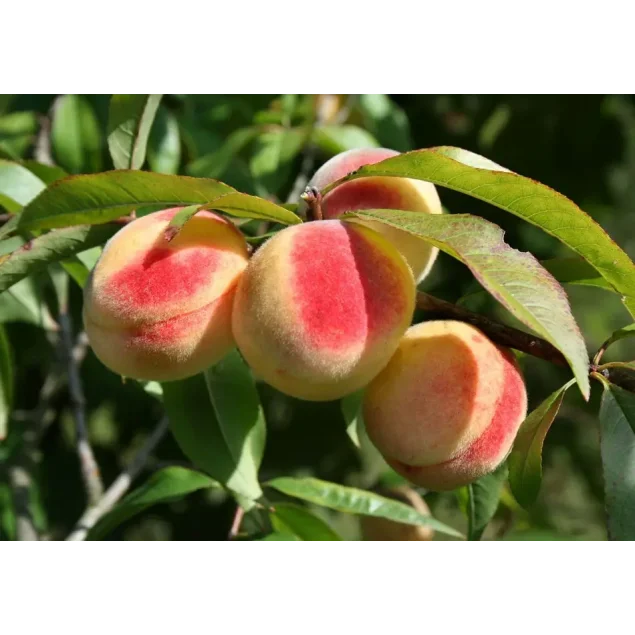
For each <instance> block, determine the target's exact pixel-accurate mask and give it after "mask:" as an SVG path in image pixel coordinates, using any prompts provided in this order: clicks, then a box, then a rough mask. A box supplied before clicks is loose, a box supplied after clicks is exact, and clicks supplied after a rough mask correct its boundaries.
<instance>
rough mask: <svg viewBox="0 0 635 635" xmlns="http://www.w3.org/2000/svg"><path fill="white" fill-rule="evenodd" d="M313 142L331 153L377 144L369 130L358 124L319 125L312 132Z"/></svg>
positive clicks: (374, 146)
mask: <svg viewBox="0 0 635 635" xmlns="http://www.w3.org/2000/svg"><path fill="white" fill-rule="evenodd" d="M313 143H315V145H317V146H318V147H319V148H321V149H322V150H323V151H324V152H325V153H326V154H331V155H336V154H339V153H340V152H345V151H346V150H354V149H356V148H377V147H378V146H379V143H378V142H377V139H375V137H373V135H372V134H370V132H367V131H366V130H364V129H363V128H359V127H358V126H320V127H319V128H316V129H315V131H314V133H313Z"/></svg>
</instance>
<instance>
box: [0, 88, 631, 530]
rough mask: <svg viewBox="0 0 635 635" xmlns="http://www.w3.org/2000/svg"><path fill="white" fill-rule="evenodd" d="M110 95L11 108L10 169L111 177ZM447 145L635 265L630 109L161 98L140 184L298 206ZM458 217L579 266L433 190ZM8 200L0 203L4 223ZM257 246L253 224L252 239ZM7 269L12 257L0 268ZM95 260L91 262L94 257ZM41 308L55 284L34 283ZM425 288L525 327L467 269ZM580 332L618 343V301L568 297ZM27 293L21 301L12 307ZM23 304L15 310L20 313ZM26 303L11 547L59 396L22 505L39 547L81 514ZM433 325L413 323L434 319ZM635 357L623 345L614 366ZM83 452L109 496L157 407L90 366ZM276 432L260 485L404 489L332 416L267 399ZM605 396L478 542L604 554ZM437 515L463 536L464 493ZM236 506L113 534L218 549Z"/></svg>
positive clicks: (438, 271)
mask: <svg viewBox="0 0 635 635" xmlns="http://www.w3.org/2000/svg"><path fill="white" fill-rule="evenodd" d="M108 101H109V96H108V95H104V96H93V95H62V96H57V95H37V96H34V95H14V96H6V95H5V96H0V157H4V158H12V159H36V160H38V161H41V162H49V163H50V162H53V163H54V164H56V165H59V166H60V167H62V168H63V169H64V170H66V171H67V172H69V173H86V172H99V171H104V170H109V169H112V164H111V162H110V158H109V155H108V150H107V143H106V134H107V120H108ZM436 145H454V146H459V147H462V148H466V149H468V150H472V151H474V152H477V153H479V154H483V155H485V156H487V157H488V158H490V159H492V160H494V161H495V162H497V163H499V164H501V165H503V166H505V167H507V168H509V169H511V170H513V171H515V172H518V173H520V174H522V175H525V176H529V177H531V178H534V179H537V180H539V181H541V182H543V183H545V184H547V185H549V186H551V187H553V188H555V189H557V190H559V191H560V192H562V193H563V194H565V195H567V196H568V197H569V198H571V199H573V200H574V201H575V202H576V203H577V204H578V205H580V206H581V207H582V209H583V210H584V211H586V212H587V213H588V214H590V215H591V216H592V217H593V218H595V219H596V220H597V221H598V222H599V223H600V224H601V225H602V226H603V227H604V228H605V229H606V230H607V231H608V233H609V234H610V235H611V236H612V237H613V239H614V240H616V242H618V243H619V244H620V245H621V246H622V247H623V248H624V249H625V250H626V251H627V252H628V253H629V254H630V255H631V257H633V256H635V237H634V236H633V233H632V232H631V231H630V230H631V226H632V224H633V222H634V221H635V196H634V194H635V100H634V99H633V97H631V96H592V97H570V96H548V97H535V96H479V95H460V96H450V95H432V96H420V95H308V96H307V95H258V96H243V95H212V96H210V95H166V96H165V97H164V99H163V101H162V104H161V106H160V109H159V112H158V117H157V120H156V121H155V124H154V126H153V128H152V131H151V136H150V143H149V150H148V158H147V165H146V169H150V170H153V171H157V172H164V173H172V174H187V175H192V176H197V177H212V178H217V179H220V180H222V181H224V182H226V183H228V184H230V185H232V186H233V187H235V188H236V189H238V190H241V191H243V192H247V193H251V194H256V195H258V196H262V197H265V198H269V199H271V200H275V201H278V202H297V201H298V197H299V194H300V193H301V192H302V191H303V189H304V186H305V185H306V181H307V180H308V178H310V176H311V175H312V173H313V172H314V171H315V170H316V169H317V168H318V167H319V166H320V165H321V164H322V163H323V162H324V161H325V160H326V159H328V158H329V157H331V156H333V155H334V154H337V153H338V152H341V151H343V150H347V149H350V148H356V147H369V146H383V147H388V148H393V149H396V150H399V151H406V150H412V149H418V148H425V147H430V146H436ZM440 195H441V199H442V202H443V204H444V206H445V207H446V208H447V210H448V211H450V212H454V213H470V214H478V215H482V216H484V217H486V218H488V219H489V220H491V221H493V222H495V223H497V224H499V225H500V226H501V227H503V229H504V230H505V232H506V240H507V242H508V243H509V244H510V245H512V246H513V247H515V248H517V249H520V250H523V251H531V252H533V253H534V254H535V255H536V257H538V258H539V259H547V258H553V257H556V256H565V255H570V254H568V253H567V250H566V249H565V248H563V247H561V246H560V245H559V243H558V242H557V241H555V240H554V239H552V238H551V237H549V236H547V235H545V234H543V233H542V232H541V231H540V230H538V229H537V228H535V227H533V226H531V225H528V224H527V223H525V222H523V221H521V220H520V219H518V218H516V217H514V216H512V215H509V214H507V213H504V212H502V211H500V210H497V209H495V208H493V207H490V206H488V205H486V204H484V203H480V202H478V201H475V200H473V199H470V198H469V197H466V196H463V195H460V194H457V193H454V192H451V191H449V190H444V189H440ZM2 205H3V201H2V199H1V198H0V212H1V211H2V209H1V208H2ZM243 229H244V230H245V231H246V232H247V233H253V234H257V233H258V232H259V231H261V229H262V228H261V227H260V225H259V224H258V223H257V222H251V223H248V224H247V225H243ZM0 255H1V254H0ZM94 255H96V254H93V256H94ZM20 284H21V285H32V286H33V285H35V287H37V289H38V290H39V292H41V294H42V297H43V299H44V302H45V304H47V303H48V304H50V303H51V289H50V277H49V278H46V279H44V278H43V277H39V278H38V279H30V280H28V281H25V282H23V283H20ZM422 288H423V289H425V290H426V291H429V292H430V293H432V294H434V295H438V296H439V297H442V298H445V299H448V300H451V301H458V300H459V299H462V298H464V296H469V297H467V298H465V300H463V301H464V302H465V303H466V304H467V306H469V307H470V308H472V309H473V310H477V311H479V312H483V313H487V314H489V315H493V316H495V317H497V318H498V319H501V320H503V321H507V322H509V323H512V324H513V323H514V322H513V320H512V318H511V317H510V316H509V315H508V314H506V313H505V311H504V310H502V309H501V308H500V307H499V306H498V305H497V304H496V302H495V301H493V300H491V299H490V298H489V297H488V296H486V295H485V294H483V293H478V290H479V287H478V285H477V284H476V283H475V282H474V280H473V278H472V276H471V275H470V273H469V272H468V271H467V269H466V268H465V267H464V266H463V265H461V264H460V263H458V262H457V261H455V260H453V259H452V258H450V257H448V256H445V255H443V254H441V256H440V258H439V259H438V261H437V263H436V265H435V267H434V269H433V271H432V273H431V275H430V276H429V277H428V278H427V279H426V280H425V281H424V282H423V283H422ZM566 290H567V293H568V294H569V297H570V300H571V303H572V306H573V311H574V315H575V316H576V318H577V320H578V322H579V324H580V326H581V328H582V330H583V332H584V334H585V337H586V341H587V345H588V348H589V352H590V353H591V354H593V353H594V352H595V350H597V348H598V347H599V345H600V344H601V343H602V341H603V340H604V339H606V338H607V337H608V336H609V335H610V334H611V332H612V331H614V330H615V329H617V328H620V327H622V326H625V325H626V324H628V323H629V321H630V320H629V316H628V314H627V312H626V310H625V309H624V308H623V307H622V305H621V302H620V300H619V298H618V297H617V296H616V295H614V294H611V293H608V292H606V291H603V290H601V289H598V288H592V287H582V286H575V287H574V286H567V287H566ZM18 291H19V290H18ZM18 299H19V298H18ZM14 300H15V297H12V298H8V296H7V294H3V295H2V296H0V323H4V324H5V329H6V333H7V335H8V338H9V341H10V342H11V345H12V348H13V351H14V358H15V359H14V361H15V368H16V379H15V392H16V396H15V404H14V411H13V414H12V419H11V421H10V426H9V430H10V433H9V436H8V438H7V439H6V440H5V441H4V442H1V443H0V538H1V539H4V540H6V539H12V538H13V537H14V536H15V518H14V513H13V502H12V496H11V490H10V487H9V485H8V479H7V466H8V465H10V463H11V460H12V457H13V456H15V453H16V452H18V451H19V450H20V448H21V447H22V444H23V441H24V439H23V434H24V431H25V429H26V428H25V422H28V421H29V418H30V417H32V416H33V412H34V411H36V410H37V409H38V406H39V400H40V395H41V391H42V388H43V386H46V383H47V378H49V380H48V381H49V384H51V381H53V384H54V385H53V386H52V388H51V391H50V392H51V396H50V399H48V400H47V404H46V408H45V410H46V411H45V413H44V416H45V421H46V426H45V430H44V433H43V436H42V438H41V442H40V447H39V451H38V452H37V453H36V454H35V455H34V456H33V457H32V459H33V464H34V466H35V467H34V470H35V479H34V482H33V483H32V484H31V485H30V489H29V492H28V496H29V500H30V505H31V506H32V509H33V512H34V514H35V518H36V521H37V524H38V527H39V530H40V531H41V533H42V534H43V535H44V536H45V537H48V538H50V539H61V538H64V537H65V536H66V535H67V534H68V533H69V531H70V530H71V529H72V527H73V525H74V524H75V522H76V521H77V519H78V518H79V516H80V515H81V513H82V512H83V510H84V508H85V493H84V489H83V486H82V481H81V478H80V474H79V464H78V460H77V454H76V450H75V446H74V425H73V420H72V416H71V404H70V399H69V394H68V389H67V386H66V384H65V383H64V382H63V381H61V380H60V381H55V379H53V380H51V378H55V377H58V378H59V369H58V358H57V354H56V350H55V348H54V347H53V346H52V344H51V338H50V337H49V336H48V334H47V319H46V315H42V314H40V315H39V317H37V318H34V317H33V312H32V311H31V312H29V311H25V310H24V307H20V308H16V304H15V301H14ZM70 302H71V309H72V315H73V321H74V324H75V326H76V330H77V327H79V326H80V325H81V291H80V289H79V287H77V286H76V285H72V286H71V289H70ZM423 317H424V316H418V319H423ZM633 358H635V350H634V349H633V347H632V344H630V345H629V343H628V341H627V342H624V343H622V342H620V343H618V344H616V345H615V346H614V347H612V348H611V349H610V350H609V353H608V354H607V356H606V357H605V359H606V361H610V360H611V359H622V360H630V359H633ZM522 365H523V370H524V373H525V376H526V379H527V383H528V392H529V399H530V408H533V407H535V406H536V405H538V404H539V403H540V402H541V401H542V400H543V399H544V398H545V397H546V396H547V395H548V394H550V393H551V392H552V391H553V390H555V389H556V388H558V387H559V386H560V385H562V384H563V383H564V382H565V381H566V380H567V379H568V373H567V371H566V370H564V369H559V368H556V367H554V366H551V365H550V364H548V363H546V362H542V361H539V360H536V359H533V358H527V357H524V358H523V359H522ZM81 376H82V379H83V384H84V391H85V393H86V400H87V414H88V427H89V433H90V441H91V443H92V446H93V448H94V451H95V453H96V458H97V460H98V462H99V465H100V467H101V471H102V475H103V478H104V481H105V483H106V484H109V483H110V482H112V480H113V479H114V478H115V477H116V476H117V475H118V474H119V473H120V471H121V469H122V467H124V466H125V465H126V464H127V463H128V462H129V461H130V459H131V457H132V456H133V455H134V453H135V452H136V451H137V450H138V448H139V447H140V445H141V444H142V443H143V442H144V439H145V438H146V437H147V435H148V434H149V433H150V431H151V430H152V429H153V428H154V426H155V425H156V423H157V421H158V420H159V419H160V418H161V415H162V408H161V403H160V401H159V400H158V399H157V398H155V397H154V396H152V395H150V394H148V393H147V392H144V390H143V389H142V387H141V386H140V385H139V384H137V383H136V382H127V383H125V384H123V383H122V382H121V379H120V378H119V377H118V376H116V375H114V374H113V373H111V372H110V371H108V370H106V369H105V368H104V367H103V366H102V365H101V364H100V363H99V362H98V361H97V360H96V359H95V357H94V356H93V355H92V353H91V352H90V351H87V353H86V355H85V357H83V360H82V364H81ZM259 389H260V391H261V396H262V399H263V403H264V407H265V412H266V416H267V421H268V439H267V449H266V453H265V458H264V462H263V467H262V472H261V474H262V480H267V479H269V478H272V477H274V476H278V475H282V474H284V475H314V476H318V477H320V478H324V479H327V480H332V481H336V482H339V483H344V484H348V485H354V486H359V487H364V488H370V487H374V486H377V485H378V484H382V483H383V484H390V483H395V482H396V479H395V475H394V474H392V473H391V472H390V471H388V470H386V469H385V466H384V465H383V463H382V462H381V461H380V460H379V459H378V458H377V456H376V454H375V453H374V452H373V450H372V448H369V447H365V449H364V450H363V451H362V452H361V453H360V452H359V451H358V450H357V449H356V448H355V446H354V445H353V444H352V443H351V441H350V439H349V437H348V436H347V434H346V425H345V421H344V418H343V416H342V413H341V410H340V404H339V403H308V402H301V401H298V400H294V399H291V398H289V397H286V396H283V395H281V394H280V393H277V392H276V391H274V390H273V389H271V388H269V387H268V386H266V385H260V386H259ZM597 393H598V390H597V386H596V387H595V388H594V394H593V396H592V399H591V402H590V403H589V404H586V403H584V402H583V401H582V399H581V398H580V397H579V395H578V393H577V392H576V391H575V390H571V391H569V392H568V394H567V397H566V400H565V403H564V406H563V408H562V410H561V414H560V416H559V418H558V419H557V420H556V422H555V424H554V425H553V427H552V429H551V432H550V434H549V436H548V437H547V442H546V446H545V452H544V481H543V486H542V490H541V494H540V498H539V500H538V503H537V504H536V505H535V506H534V508H533V509H532V510H531V512H530V513H528V512H525V511H523V510H522V509H520V508H519V507H518V506H517V505H516V503H515V502H514V500H513V498H512V496H511V494H509V492H508V491H506V492H505V493H504V495H503V499H502V504H501V506H500V508H499V510H498V513H497V515H496V517H495V519H494V521H493V522H492V523H491V525H490V527H489V528H488V530H487V531H486V533H485V536H484V538H485V539H494V538H496V539H498V538H524V539H541V538H542V539H545V538H555V537H560V538H563V539H572V538H577V539H581V538H582V539H591V540H596V539H598V540H602V539H605V538H606V532H605V528H604V516H603V501H602V475H601V470H600V456H599V444H598V431H597V425H596V413H597V409H598V403H599V394H597ZM184 460H185V459H184V457H183V455H182V454H181V452H180V451H179V449H178V447H177V446H176V444H175V443H174V442H173V441H172V439H171V438H170V437H169V436H167V437H166V438H165V439H164V440H163V441H162V442H161V444H160V445H159V447H158V449H157V451H156V452H155V454H154V456H153V458H152V459H151V461H150V462H149V463H148V468H147V469H146V470H145V471H144V472H143V473H142V474H141V476H140V477H139V480H138V482H139V483H141V482H143V480H144V479H145V478H147V475H148V474H149V473H150V471H151V470H153V469H156V468H157V467H158V466H160V465H165V464H169V463H174V462H176V463H178V462H183V461H184ZM426 501H427V502H428V504H429V506H430V507H431V509H432V511H433V513H434V514H435V515H436V516H437V517H438V518H439V519H440V520H443V521H445V522H447V523H449V524H452V525H454V526H455V527H457V528H460V529H463V530H464V529H465V525H466V521H465V519H464V516H463V514H462V512H461V509H460V504H459V500H458V497H457V496H456V495H455V494H454V493H448V494H433V493H430V494H426ZM234 509H235V504H234V502H233V501H232V500H231V499H228V498H227V497H226V496H225V495H224V494H223V493H221V492H218V491H213V490H212V491H203V492H198V493H195V494H192V495H190V496H188V497H187V498H185V499H182V500H179V501H177V502H173V503H169V504H163V505H159V506H156V507H154V508H152V509H151V510H149V511H147V512H145V513H143V514H141V515H140V516H138V517H136V518H134V519H132V520H130V521H128V522H127V523H124V524H123V525H121V526H120V527H119V528H118V529H117V530H116V531H115V532H113V533H112V534H111V535H110V538H113V539H125V540H193V539H201V540H204V539H225V538H226V537H227V533H228V530H229V527H230V525H231V523H232V517H233V514H234ZM316 513H319V514H320V515H322V516H323V517H324V518H325V519H327V520H328V521H329V523H330V524H331V525H332V526H333V527H334V528H335V529H336V530H338V531H339V532H340V533H341V535H342V536H344V537H346V538H348V539H357V538H358V537H359V524H358V519H357V518H355V517H353V516H344V515H341V514H336V513H335V512H326V511H325V510H316Z"/></svg>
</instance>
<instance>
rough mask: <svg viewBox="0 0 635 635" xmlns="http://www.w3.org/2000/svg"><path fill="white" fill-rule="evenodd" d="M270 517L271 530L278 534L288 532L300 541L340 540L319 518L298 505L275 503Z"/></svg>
mask: <svg viewBox="0 0 635 635" xmlns="http://www.w3.org/2000/svg"><path fill="white" fill-rule="evenodd" d="M270 517H271V524H272V525H273V528H274V529H275V530H276V531H277V532H280V533H284V532H285V531H288V532H291V533H292V534H295V535H296V536H297V537H298V538H301V539H302V540H342V539H341V537H340V536H339V535H338V534H337V533H336V532H335V531H333V530H332V529H331V527H329V525H328V524H327V523H325V522H324V521H323V520H322V519H321V518H318V517H317V516H316V515H315V514H312V513H311V512H310V511H309V510H308V509H306V508H304V507H300V506H299V505H293V504H291V503H276V504H275V511H274V512H272V513H271V514H270Z"/></svg>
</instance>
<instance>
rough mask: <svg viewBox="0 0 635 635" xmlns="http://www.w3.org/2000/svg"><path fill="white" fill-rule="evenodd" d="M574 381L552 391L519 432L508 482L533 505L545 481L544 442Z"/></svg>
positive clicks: (526, 503) (522, 499)
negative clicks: (543, 465)
mask: <svg viewBox="0 0 635 635" xmlns="http://www.w3.org/2000/svg"><path fill="white" fill-rule="evenodd" d="M572 384H573V381H570V382H568V383H567V384H565V385H564V386H562V387H560V388H558V390H556V391H555V392H553V393H552V394H551V395H549V396H548V397H547V398H546V399H545V400H544V401H543V402H542V403H541V404H540V405H539V406H538V407H537V408H536V409H535V410H534V411H533V412H531V413H530V414H529V415H528V417H527V418H526V419H525V420H524V421H523V423H522V424H521V426H520V429H519V430H518V434H517V435H516V440H515V441H514V446H513V448H512V451H511V454H510V455H509V459H508V461H507V463H508V465H509V484H510V486H511V489H512V493H513V494H514V497H515V498H516V500H517V501H518V502H519V503H520V504H521V505H522V506H523V507H529V506H530V505H532V504H533V503H534V502H535V500H536V498H537V497H538V493H539V492H540V484H541V482H542V446H543V443H544V441H545V437H546V436H547V432H549V428H551V424H552V423H553V421H554V419H555V418H556V416H557V415H558V411H559V410H560V406H561V405H562V400H563V399H564V395H565V393H566V392H567V390H568V388H569V387H570V386H571V385H572Z"/></svg>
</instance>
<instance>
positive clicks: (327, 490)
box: [266, 477, 462, 537]
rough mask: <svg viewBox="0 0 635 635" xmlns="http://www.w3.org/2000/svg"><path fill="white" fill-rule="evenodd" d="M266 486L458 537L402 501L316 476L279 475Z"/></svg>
mask: <svg viewBox="0 0 635 635" xmlns="http://www.w3.org/2000/svg"><path fill="white" fill-rule="evenodd" d="M266 485H267V486H269V487H273V488H274V489H277V490H278V491H279V492H282V493H283V494H287V495H288V496H293V497H295V498H300V499H302V500H305V501H308V502H310V503H314V504H316V505H322V506H323V507H329V508H331V509H335V510H337V511H340V512H346V513H349V514H362V515H364V516H377V517H378V518H388V519H389V520H394V521H396V522H399V523H405V524H406V525H421V526H424V527H431V528H432V529H434V530H435V531H439V532H441V533H444V534H447V535H449V536H456V537H462V536H461V534H460V532H458V531H456V530H455V529H453V528H452V527H448V526H447V525H444V524H443V523H441V522H439V521H438V520H436V519H435V518H433V517H432V516H425V515H423V514H420V513H419V512H417V511H416V510H415V509H413V508H412V507H410V506H409V505H406V504H405V503H400V502H399V501H395V500H392V499H390V498H385V497H384V496H379V494H374V493H372V492H367V491H365V490H361V489H356V488H353V487H345V486H344V485H338V484H337V483H329V482H327V481H322V480H320V479H317V478H292V477H280V478H275V479H273V480H272V481H269V482H268V483H267V484H266Z"/></svg>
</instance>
